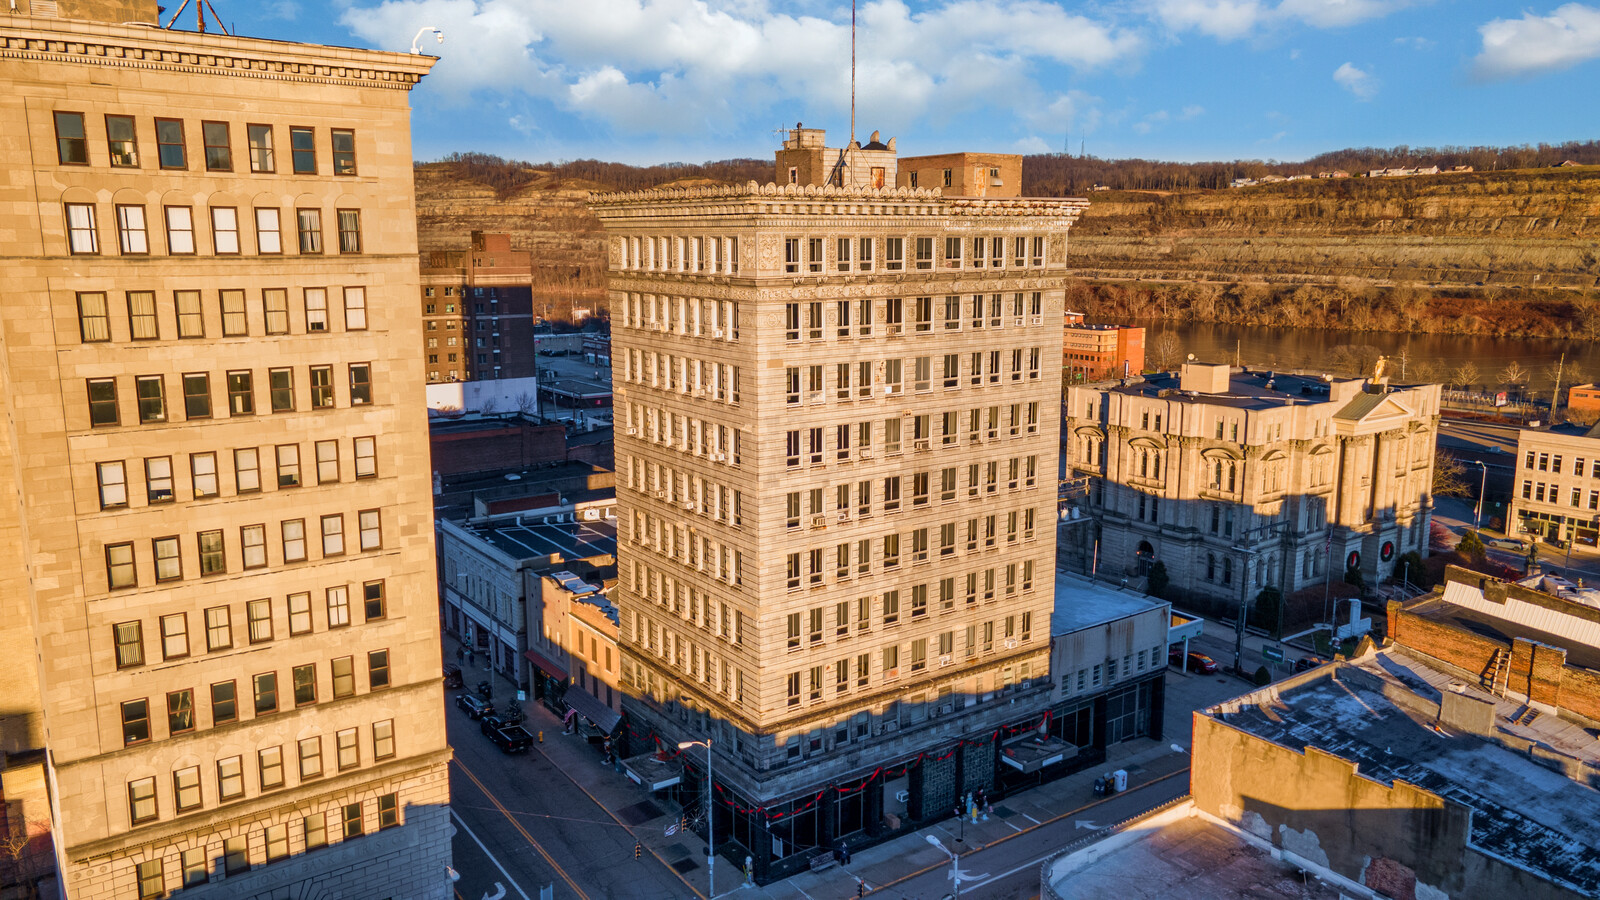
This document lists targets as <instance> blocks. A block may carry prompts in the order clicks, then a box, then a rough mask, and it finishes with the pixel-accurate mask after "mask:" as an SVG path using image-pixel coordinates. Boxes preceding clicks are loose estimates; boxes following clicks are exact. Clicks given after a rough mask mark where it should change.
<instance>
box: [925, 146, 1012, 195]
mask: <svg viewBox="0 0 1600 900" xmlns="http://www.w3.org/2000/svg"><path fill="white" fill-rule="evenodd" d="M895 184H896V185H897V186H899V187H910V188H916V187H924V188H938V189H939V191H940V193H941V194H943V195H944V196H946V197H1020V196H1022V157H1021V156H1020V155H1018V154H1015V153H940V154H938V155H935V156H907V157H905V158H903V159H901V160H900V174H899V176H898V178H897V179H896V180H895Z"/></svg>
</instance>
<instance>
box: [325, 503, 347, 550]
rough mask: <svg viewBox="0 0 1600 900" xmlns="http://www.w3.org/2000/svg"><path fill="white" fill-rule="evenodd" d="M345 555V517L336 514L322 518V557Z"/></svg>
mask: <svg viewBox="0 0 1600 900" xmlns="http://www.w3.org/2000/svg"><path fill="white" fill-rule="evenodd" d="M343 553H344V515H343V514H341V513H334V514H333V515H331V516H323V517H322V555H323V556H340V555H342V554H343Z"/></svg>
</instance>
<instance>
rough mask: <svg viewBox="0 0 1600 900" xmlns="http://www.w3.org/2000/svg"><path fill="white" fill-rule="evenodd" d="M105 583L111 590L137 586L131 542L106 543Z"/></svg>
mask: <svg viewBox="0 0 1600 900" xmlns="http://www.w3.org/2000/svg"><path fill="white" fill-rule="evenodd" d="M106 584H107V586H108V587H110V589H111V590H117V589H120V588H131V587H136V586H138V578H137V576H136V574H135V572H134V566H133V544H132V543H121V544H107V545H106Z"/></svg>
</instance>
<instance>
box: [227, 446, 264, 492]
mask: <svg viewBox="0 0 1600 900" xmlns="http://www.w3.org/2000/svg"><path fill="white" fill-rule="evenodd" d="M233 482H234V488H235V489H236V490H237V491H238V492H239V493H241V494H249V493H253V492H255V491H259V490H261V454H260V452H259V451H257V450H256V448H254V447H242V448H240V449H238V450H235V451H233Z"/></svg>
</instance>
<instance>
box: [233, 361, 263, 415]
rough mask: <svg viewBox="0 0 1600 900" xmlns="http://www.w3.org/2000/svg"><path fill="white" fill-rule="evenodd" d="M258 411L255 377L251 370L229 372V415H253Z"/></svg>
mask: <svg viewBox="0 0 1600 900" xmlns="http://www.w3.org/2000/svg"><path fill="white" fill-rule="evenodd" d="M255 413H256V394H255V388H254V379H253V377H252V376H251V373H250V370H248V369H246V370H244V371H236V372H229V373H228V415H230V416H253V415H255Z"/></svg>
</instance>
